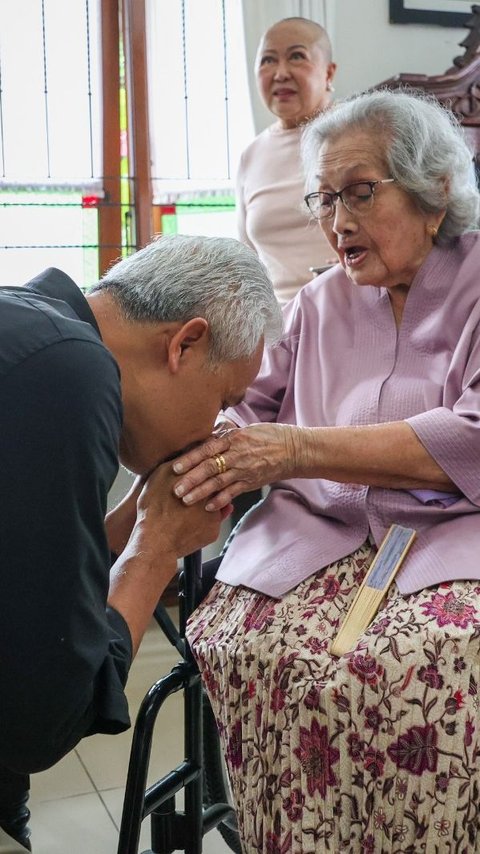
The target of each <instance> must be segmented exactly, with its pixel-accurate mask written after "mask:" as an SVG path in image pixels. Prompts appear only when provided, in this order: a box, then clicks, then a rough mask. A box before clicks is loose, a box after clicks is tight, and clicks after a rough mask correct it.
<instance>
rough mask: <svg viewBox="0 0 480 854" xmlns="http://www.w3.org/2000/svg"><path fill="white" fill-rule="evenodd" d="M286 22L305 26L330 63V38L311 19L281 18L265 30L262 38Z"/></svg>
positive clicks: (323, 29)
mask: <svg viewBox="0 0 480 854" xmlns="http://www.w3.org/2000/svg"><path fill="white" fill-rule="evenodd" d="M288 21H300V23H302V24H306V25H307V26H308V27H309V29H311V30H312V31H314V32H315V33H316V35H317V38H316V41H317V42H318V43H319V45H320V48H321V50H322V53H323V54H324V56H325V59H326V61H327V63H329V62H331V61H332V43H331V41H330V36H329V35H328V33H327V31H326V29H325V27H322V25H321V24H319V23H318V22H317V21H312V20H311V18H302V17H301V16H300V15H292V16H291V17H289V18H282V19H281V20H280V21H275V23H273V24H271V25H270V26H269V27H268V29H267V30H265V33H264V36H265V35H266V34H267V33H269V32H270V30H273V28H274V27H276V26H278V24H285V23H287V22H288Z"/></svg>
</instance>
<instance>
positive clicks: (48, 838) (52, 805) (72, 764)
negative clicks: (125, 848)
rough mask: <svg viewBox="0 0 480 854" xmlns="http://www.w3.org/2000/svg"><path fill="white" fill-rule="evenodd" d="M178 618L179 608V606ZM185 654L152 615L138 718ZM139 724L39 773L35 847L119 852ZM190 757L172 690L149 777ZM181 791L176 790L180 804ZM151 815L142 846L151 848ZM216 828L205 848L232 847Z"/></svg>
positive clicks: (60, 852)
mask: <svg viewBox="0 0 480 854" xmlns="http://www.w3.org/2000/svg"><path fill="white" fill-rule="evenodd" d="M172 617H173V618H175V613H174V612H173V613H172ZM179 658H180V657H179V654H178V653H177V651H176V650H175V649H173V648H172V647H171V646H170V645H169V644H168V642H167V641H166V640H165V638H164V637H163V635H162V632H161V631H160V629H159V628H158V626H157V625H156V624H154V623H152V626H151V627H150V628H149V630H148V632H147V633H146V635H145V638H144V640H143V642H142V645H141V649H140V651H139V653H138V655H137V658H136V660H135V661H134V663H133V665H132V669H131V672H130V678H129V682H128V687H127V695H128V698H129V705H130V711H131V717H132V721H133V720H134V719H135V717H136V714H137V711H138V708H139V705H140V703H141V701H142V699H143V697H144V695H145V693H146V691H147V690H148V689H149V688H150V686H151V685H152V684H153V683H154V682H155V681H156V680H157V679H159V678H160V677H161V676H163V675H165V674H166V673H168V672H169V671H170V669H171V667H172V666H173V665H174V664H176V663H177V662H178V661H179ZM132 731H133V730H132V729H130V730H129V731H128V732H126V733H123V734H121V735H118V736H105V735H96V736H92V737H90V738H85V739H84V740H83V741H82V742H81V743H80V744H79V745H78V746H77V748H76V751H74V752H72V753H70V754H69V755H68V756H66V757H65V758H64V759H63V760H62V761H61V762H59V763H58V764H57V765H56V766H55V767H54V768H52V769H50V770H49V771H45V772H43V773H42V774H36V775H33V777H32V794H31V802H30V807H31V811H32V820H31V827H32V842H33V845H34V852H35V854H116V851H117V845H118V826H119V824H120V819H121V812H122V805H123V797H124V786H125V780H126V776H127V769H128V760H129V755H130V744H131V739H132ZM182 759H183V695H182V693H181V692H180V693H178V694H176V695H174V696H172V697H170V698H169V699H168V700H167V701H166V704H165V706H164V707H163V709H162V710H161V711H160V714H159V717H158V721H157V726H156V730H155V738H154V743H153V747H152V755H151V762H150V773H149V777H148V783H149V784H151V783H152V782H153V781H154V780H156V779H159V778H160V777H161V776H163V775H164V774H165V773H166V772H167V771H170V770H171V769H172V768H174V767H175V766H176V765H178V764H179V762H181V761H182ZM182 794H183V793H179V795H178V796H177V804H178V808H179V809H181V805H182ZM149 845H150V828H149V821H148V819H147V820H146V821H144V822H143V826H142V835H141V844H140V847H139V851H140V852H142V851H144V850H146V849H148V848H149ZM229 850H230V849H229V848H228V846H227V845H226V844H225V843H224V841H223V840H222V838H221V836H220V834H219V832H218V831H217V830H213V831H211V832H210V833H209V834H208V835H207V836H206V837H205V839H204V846H203V852H204V854H228V852H229Z"/></svg>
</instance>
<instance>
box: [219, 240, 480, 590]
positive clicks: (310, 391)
mask: <svg viewBox="0 0 480 854" xmlns="http://www.w3.org/2000/svg"><path fill="white" fill-rule="evenodd" d="M284 321H285V332H284V336H283V338H282V341H281V343H280V344H279V345H277V346H276V347H272V348H270V349H267V350H266V352H265V356H264V360H263V364H262V368H261V370H260V373H259V375H258V377H257V379H256V381H255V383H254V385H253V386H252V387H251V388H250V389H249V391H248V393H247V396H246V398H245V401H244V402H243V403H242V404H241V405H239V406H238V407H235V409H230V410H228V411H227V413H226V414H227V416H228V417H230V418H232V420H234V421H236V422H237V423H238V424H240V425H247V424H251V423H254V422H259V421H270V422H275V421H276V422H279V423H286V424H297V425H299V426H307V427H315V426H335V425H365V424H376V423H382V422H388V421H397V420H406V421H407V422H408V423H409V424H410V425H411V427H412V428H413V430H414V431H415V433H416V434H417V436H418V438H419V439H420V441H421V442H422V444H423V445H424V446H425V448H426V449H427V450H428V452H429V453H430V454H431V456H432V457H433V458H434V459H435V460H436V461H437V462H438V464H439V465H440V466H441V467H442V468H443V469H444V471H445V472H446V473H447V474H448V476H449V477H450V478H451V480H452V481H453V482H454V483H455V485H456V487H457V489H458V495H456V496H450V497H448V496H447V500H438V501H436V500H435V496H434V497H433V499H434V500H425V497H424V495H423V493H422V491H416V490H414V491H412V492H409V491H407V490H399V489H384V488H378V487H368V486H361V485H357V484H352V483H335V482H333V481H328V480H322V479H315V480H314V479H293V480H288V481H285V482H278V483H275V484H273V485H272V489H271V491H270V493H269V494H268V496H267V498H266V499H265V500H264V502H263V503H262V504H261V505H259V506H258V507H257V508H256V509H255V510H254V511H253V512H251V514H250V515H249V516H248V518H247V519H246V520H245V521H244V523H243V525H242V527H241V528H240V530H239V531H238V533H237V534H236V536H235V537H234V539H233V541H232V543H231V545H230V547H229V549H228V551H227V553H226V555H225V557H224V559H223V561H222V564H221V567H220V571H219V573H218V576H217V577H218V578H219V579H220V580H221V581H224V582H227V583H229V584H233V585H237V584H243V585H246V586H248V587H252V588H253V589H255V590H258V591H261V592H264V593H267V594H269V595H271V596H281V595H282V594H283V593H285V592H286V591H287V590H290V589H291V588H293V587H295V586H296V585H297V584H299V583H300V582H301V581H302V580H304V579H305V578H307V577H308V576H309V575H310V574H312V573H313V572H315V571H317V570H319V569H321V568H323V567H325V566H327V565H328V564H329V563H331V562H332V561H335V560H338V559H339V558H341V557H344V556H346V555H348V554H350V553H351V552H352V551H354V550H355V549H356V548H358V547H359V546H360V545H361V544H362V543H363V542H364V541H365V540H366V538H367V536H368V534H369V532H371V534H372V535H373V537H374V539H375V542H376V543H377V544H379V543H380V541H381V540H382V538H383V536H384V534H385V533H386V531H387V529H388V527H389V525H390V524H391V523H393V522H396V523H398V524H401V525H405V526H407V527H412V528H415V529H416V530H417V539H416V541H415V543H414V545H413V547H412V549H411V550H410V552H409V554H408V556H407V558H406V560H405V562H404V564H403V566H402V568H401V570H400V572H399V574H398V576H397V583H398V586H399V588H400V590H401V592H402V593H410V592H413V591H415V590H420V589H421V588H423V587H428V586H429V585H432V584H438V583H440V582H442V581H447V580H452V579H467V578H469V579H471V578H476V579H480V233H479V232H474V233H469V234H465V235H463V236H462V237H461V238H458V239H457V240H455V241H454V243H453V244H452V245H450V246H449V247H448V248H445V247H434V248H433V249H432V251H431V253H430V254H429V256H428V258H427V259H426V261H425V262H424V264H423V265H422V267H421V268H420V270H419V271H418V273H417V275H416V277H415V279H414V281H413V283H412V286H411V288H410V291H409V294H408V298H407V301H406V305H405V310H404V314H403V318H402V323H401V326H400V329H398V330H397V328H396V325H395V321H394V317H393V313H392V309H391V306H390V301H389V297H388V293H387V291H386V290H385V289H383V288H382V289H380V288H375V287H368V286H366V287H365V286H362V287H359V286H356V285H353V284H352V283H351V282H350V281H349V279H348V278H347V277H346V275H345V273H344V272H343V270H342V269H341V268H340V267H339V266H335V267H333V268H332V269H331V270H329V271H327V272H326V273H323V274H322V275H321V276H319V277H318V278H316V279H315V280H314V281H313V282H311V283H310V284H308V285H306V286H305V287H304V288H303V289H302V290H301V291H300V292H299V293H298V295H297V296H296V297H295V299H294V300H292V301H291V302H290V303H288V304H287V306H286V307H285V309H284ZM443 497H444V496H443Z"/></svg>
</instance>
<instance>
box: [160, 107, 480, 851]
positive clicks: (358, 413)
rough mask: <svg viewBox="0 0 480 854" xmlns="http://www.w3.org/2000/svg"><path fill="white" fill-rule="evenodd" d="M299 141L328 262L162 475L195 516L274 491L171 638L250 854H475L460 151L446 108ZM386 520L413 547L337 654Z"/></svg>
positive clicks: (474, 607)
mask: <svg viewBox="0 0 480 854" xmlns="http://www.w3.org/2000/svg"><path fill="white" fill-rule="evenodd" d="M305 137H306V139H305V163H306V170H307V175H308V189H309V193H308V195H307V197H306V201H307V204H308V206H309V208H310V211H311V213H312V215H313V216H314V217H315V218H316V219H318V220H319V223H320V226H321V228H322V231H323V233H324V234H325V235H326V237H327V238H328V241H329V243H330V245H331V247H332V249H333V250H334V251H336V253H337V255H338V258H339V261H340V263H339V264H338V265H336V266H335V267H333V268H332V269H331V270H328V271H327V272H326V273H323V274H322V275H321V276H319V277H318V278H317V279H316V280H314V281H313V282H311V283H310V284H308V285H306V286H305V287H304V288H302V289H301V290H300V291H299V293H298V294H297V296H296V297H295V299H294V300H293V301H292V302H290V303H289V305H288V306H286V308H285V309H284V321H285V331H284V336H283V338H282V341H281V343H280V344H279V345H278V346H276V347H268V348H267V349H266V352H265V356H264V361H263V364H262V367H261V369H260V373H259V374H258V376H257V378H256V380H255V381H254V383H253V385H252V386H251V387H250V389H249V390H248V392H247V394H246V396H245V399H244V401H243V402H242V403H240V404H239V405H237V406H235V407H234V408H232V409H229V410H227V413H226V415H227V417H228V418H230V419H231V421H232V422H234V423H235V424H237V425H239V426H240V429H233V428H232V429H231V430H230V432H226V434H224V435H223V436H220V437H216V438H211V439H209V440H208V442H207V443H206V444H205V445H204V446H203V447H199V448H196V449H193V450H192V451H190V452H189V453H188V454H187V455H185V456H184V457H183V458H181V459H179V460H177V461H176V462H175V464H174V468H175V470H176V471H177V472H179V471H180V470H179V466H180V467H181V473H183V474H182V479H181V480H180V481H179V483H178V484H177V486H176V492H177V494H180V495H181V496H182V498H183V500H184V501H187V503H189V502H191V501H196V500H202V501H205V502H206V506H207V508H211V509H212V510H213V509H216V508H219V507H221V506H224V505H226V504H228V503H229V502H230V501H231V499H232V498H233V497H234V496H235V495H237V494H238V493H239V492H241V491H246V490H248V489H252V488H255V487H258V486H261V485H263V484H266V483H270V484H271V486H272V488H271V490H270V492H269V494H268V496H267V498H266V499H265V500H264V501H263V503H262V504H260V505H259V506H257V507H256V508H254V509H253V510H252V511H251V512H250V514H249V515H248V516H247V518H246V519H245V520H244V522H243V523H242V524H241V526H240V528H239V530H238V532H237V533H236V534H235V536H234V537H233V540H232V542H231V544H230V546H229V548H228V549H227V552H226V554H225V557H224V558H223V561H222V563H221V565H220V570H219V572H218V574H217V582H216V584H215V585H214V587H213V588H212V590H211V592H210V594H209V596H208V597H207V598H206V599H205V600H204V602H202V604H201V605H200V607H199V609H198V610H197V612H196V613H195V614H194V615H193V616H192V618H191V622H190V628H189V639H190V642H191V644H192V648H193V651H194V654H195V655H196V657H197V660H198V662H199V665H200V668H201V670H202V674H203V678H204V680H205V684H206V688H207V691H208V694H209V697H210V699H211V702H212V706H213V709H214V711H215V714H216V716H217V720H218V725H219V731H220V734H221V738H222V740H223V744H224V749H225V753H226V757H227V763H228V768H229V772H230V778H231V781H232V789H233V792H234V796H235V799H236V806H237V811H238V816H239V827H240V831H241V834H242V840H243V845H244V851H245V852H246V854H253V852H262V854H266V852H288V854H320V852H324V851H325V852H332V854H337V852H348V854H365V852H372V854H417V852H418V853H419V852H424V854H446V852H452V853H453V852H458V854H478V852H479V851H480V823H479V815H480V738H479V734H480V232H479V231H478V230H477V229H478V217H479V193H478V190H477V189H476V188H475V187H474V186H473V185H472V182H471V153H470V151H469V150H468V148H467V146H466V144H465V141H464V139H463V134H462V129H461V128H460V127H459V126H458V125H457V123H456V121H455V119H454V118H453V117H452V116H451V115H450V114H449V113H448V112H447V111H446V110H444V109H443V108H442V107H440V106H439V105H438V103H435V102H433V101H430V100H429V99H428V98H419V97H414V96H413V95H408V94H405V93H392V92H374V93H371V94H366V95H361V96H358V97H357V98H353V99H351V100H349V101H346V102H344V103H341V104H337V105H335V106H334V107H333V108H332V109H331V110H328V111H326V112H325V113H323V114H322V115H321V116H319V117H318V118H316V119H315V120H314V121H313V122H312V123H311V124H310V125H309V126H308V127H307V129H306V131H305ZM259 422H261V423H259ZM215 454H217V455H218V454H220V455H221V456H222V469H223V473H222V474H219V473H218V466H217V464H216V462H215V459H214V457H213V455H215ZM393 523H398V524H400V525H403V526H405V527H407V528H414V529H415V531H416V532H417V536H416V540H415V542H414V544H413V546H412V548H411V550H410V551H409V553H408V555H407V557H406V560H405V562H404V563H403V565H402V567H401V568H400V571H399V573H398V575H397V576H396V579H395V581H394V582H393V583H391V584H390V585H388V589H387V592H386V597H385V599H384V602H383V604H382V607H381V609H380V611H379V613H378V614H377V616H376V617H375V619H374V620H373V622H371V624H370V625H369V626H368V628H367V629H366V630H365V631H360V632H359V635H358V638H357V640H356V641H353V642H352V646H351V649H350V650H349V651H348V652H346V653H345V654H343V655H340V656H339V657H337V656H335V655H333V654H332V652H331V644H332V640H333V639H334V638H335V637H336V635H337V633H338V629H339V626H340V625H341V623H342V621H343V620H344V618H345V614H346V613H347V610H348V608H349V606H350V604H351V603H352V601H353V599H354V597H355V594H356V592H357V590H358V589H359V586H360V584H361V583H362V580H363V578H364V577H365V573H366V571H367V568H368V567H369V565H370V564H371V561H372V559H373V557H374V555H375V553H376V550H377V548H378V546H379V544H380V543H381V541H382V539H383V537H384V536H385V534H386V532H387V530H388V528H389V526H390V525H391V524H393Z"/></svg>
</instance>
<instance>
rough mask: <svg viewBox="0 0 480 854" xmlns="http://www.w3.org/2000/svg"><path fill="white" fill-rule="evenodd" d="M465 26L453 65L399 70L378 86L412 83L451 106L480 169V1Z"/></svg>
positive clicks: (397, 87) (391, 86)
mask: <svg viewBox="0 0 480 854" xmlns="http://www.w3.org/2000/svg"><path fill="white" fill-rule="evenodd" d="M465 26H466V27H467V28H468V30H469V33H468V35H467V36H466V37H465V38H464V39H463V41H462V42H460V47H464V48H465V51H464V53H463V54H462V55H461V56H457V57H455V59H454V60H453V66H452V67H451V68H448V69H447V71H445V73H444V74H438V75H433V76H427V75H425V74H397V75H395V77H390V78H389V79H388V80H384V81H383V82H382V83H380V84H379V85H378V86H375V87H374V88H375V89H380V88H385V87H387V88H388V89H399V88H404V87H407V86H408V87H413V88H415V89H423V90H424V91H425V92H428V94H430V95H433V96H434V97H435V98H437V99H438V100H439V101H440V102H441V103H443V104H445V105H446V106H447V107H449V108H450V109H451V110H452V111H453V112H454V113H455V115H456V116H457V118H458V119H459V121H460V122H461V124H462V125H463V127H464V128H465V133H466V135H467V137H468V139H469V140H470V143H471V145H472V146H473V149H474V152H475V161H476V166H477V170H478V169H480V5H477V4H473V5H472V15H471V17H470V18H469V19H468V21H467V23H466V24H465Z"/></svg>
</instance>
